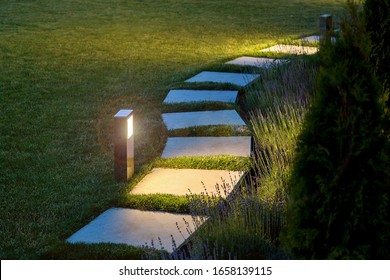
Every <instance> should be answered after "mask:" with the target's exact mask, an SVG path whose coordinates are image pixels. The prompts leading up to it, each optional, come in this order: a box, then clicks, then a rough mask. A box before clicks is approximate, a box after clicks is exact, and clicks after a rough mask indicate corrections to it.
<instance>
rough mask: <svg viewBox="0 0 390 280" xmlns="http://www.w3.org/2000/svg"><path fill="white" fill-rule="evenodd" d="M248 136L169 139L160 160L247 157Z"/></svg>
mask: <svg viewBox="0 0 390 280" xmlns="http://www.w3.org/2000/svg"><path fill="white" fill-rule="evenodd" d="M250 154H251V137H250V136H233V137H169V138H168V141H167V144H166V146H165V149H164V151H163V154H162V158H174V157H185V156H215V155H233V156H240V157H249V156H250Z"/></svg>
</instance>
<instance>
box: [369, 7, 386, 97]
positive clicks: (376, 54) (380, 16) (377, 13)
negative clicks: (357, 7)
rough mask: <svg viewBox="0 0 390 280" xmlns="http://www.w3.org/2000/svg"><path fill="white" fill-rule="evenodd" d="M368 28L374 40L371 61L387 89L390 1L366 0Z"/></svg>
mask: <svg viewBox="0 0 390 280" xmlns="http://www.w3.org/2000/svg"><path fill="white" fill-rule="evenodd" d="M364 15H365V21H366V29H367V31H368V34H369V36H370V39H371V42H372V50H371V61H372V63H373V65H374V66H375V70H376V73H377V75H378V76H379V77H380V78H381V80H382V82H383V83H384V85H385V88H386V89H389V88H390V56H389V53H390V1H389V0H366V1H365V3H364Z"/></svg>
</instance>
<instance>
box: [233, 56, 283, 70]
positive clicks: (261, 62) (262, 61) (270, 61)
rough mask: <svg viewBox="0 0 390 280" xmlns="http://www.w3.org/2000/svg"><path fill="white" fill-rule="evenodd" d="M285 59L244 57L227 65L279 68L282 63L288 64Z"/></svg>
mask: <svg viewBox="0 0 390 280" xmlns="http://www.w3.org/2000/svg"><path fill="white" fill-rule="evenodd" d="M286 62H287V60H285V59H275V58H265V57H251V56H242V57H238V58H236V59H233V60H231V61H228V62H226V64H233V65H241V66H253V67H259V68H270V67H273V66H277V65H279V64H281V63H286Z"/></svg>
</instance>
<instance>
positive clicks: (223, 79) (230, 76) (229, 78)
mask: <svg viewBox="0 0 390 280" xmlns="http://www.w3.org/2000/svg"><path fill="white" fill-rule="evenodd" d="M258 77H260V75H258V74H242V73H229V72H210V71H203V72H201V73H199V74H198V75H196V76H194V77H192V78H190V79H188V80H186V82H189V83H202V82H211V83H230V84H234V85H237V86H241V87H244V86H247V85H249V84H250V83H252V82H253V81H254V80H256V79H257V78H258Z"/></svg>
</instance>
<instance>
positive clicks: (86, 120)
mask: <svg viewBox="0 0 390 280" xmlns="http://www.w3.org/2000/svg"><path fill="white" fill-rule="evenodd" d="M343 2H344V1H343V0H274V1H268V0H242V1H236V0H234V1H232V0H221V1H213V0H180V1H179V0H164V1H157V0H143V1H136V0H127V1H123V0H112V1H101V0H83V1H80V0H64V1H55V0H41V1H32V0H26V1H16V0H7V1H4V0H1V1H0V213H1V214H0V258H16V259H36V258H50V257H56V258H68V257H70V258H95V257H96V255H98V256H99V257H102V258H104V257H105V255H104V254H102V253H97V252H98V251H99V250H100V249H99V248H101V250H107V248H106V247H105V246H101V247H99V246H97V247H96V246H94V247H89V246H79V247H78V246H68V245H66V244H65V239H66V238H67V237H69V236H70V235H71V234H72V233H74V232H75V231H76V230H77V229H79V228H80V227H82V226H83V225H85V224H86V223H87V222H88V221H90V220H91V219H92V218H94V217H96V216H97V215H99V214H100V213H101V212H102V211H104V210H106V209H107V208H109V207H111V206H116V205H120V204H121V201H122V200H123V196H124V195H125V193H126V189H127V186H126V185H124V184H116V183H115V182H114V176H113V151H112V142H113V141H112V118H113V115H114V114H115V113H116V112H117V111H118V110H119V109H121V108H132V109H134V110H135V137H136V151H135V152H136V154H135V155H136V172H137V174H144V173H145V172H143V170H144V169H145V168H150V167H149V166H148V163H149V162H150V161H152V160H154V159H155V158H158V157H159V156H160V154H161V151H162V149H163V147H164V144H165V141H166V137H167V131H166V128H165V127H164V125H163V123H162V118H161V111H162V110H163V106H162V100H163V99H164V98H165V95H166V93H167V91H168V90H169V89H170V88H177V87H182V81H184V79H187V78H189V77H190V76H191V75H194V74H196V73H197V72H198V71H201V70H205V69H213V67H217V65H219V64H220V63H222V62H225V61H227V60H228V59H231V58H234V57H237V56H240V55H258V54H259V50H260V49H262V48H263V47H267V46H269V45H271V44H273V43H274V42H276V41H277V40H283V39H287V38H296V37H298V36H301V35H304V34H311V33H313V32H316V31H317V26H318V16H319V15H320V14H322V13H325V12H330V13H337V12H339V11H340V10H341V9H342V4H343ZM135 180H137V176H136V177H135ZM134 204H136V202H134ZM181 209H182V208H181ZM90 248H92V249H90ZM116 248H119V249H116ZM123 250H127V249H124V247H123V246H118V247H117V246H113V247H112V249H111V251H110V254H108V255H107V256H106V257H107V258H121V257H123V256H124V255H125V256H126V258H127V257H129V254H127V253H126V254H124V253H123ZM75 251H79V254H77V253H75ZM115 252H118V254H116V253H115ZM130 255H131V254H130ZM138 255H139V250H138V249H137V250H136V253H135V256H138Z"/></svg>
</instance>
